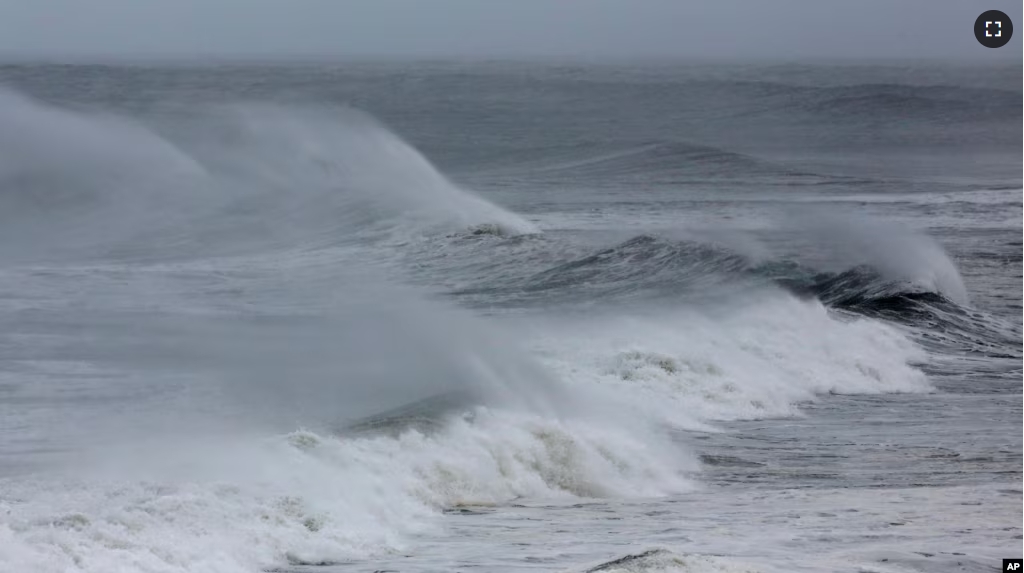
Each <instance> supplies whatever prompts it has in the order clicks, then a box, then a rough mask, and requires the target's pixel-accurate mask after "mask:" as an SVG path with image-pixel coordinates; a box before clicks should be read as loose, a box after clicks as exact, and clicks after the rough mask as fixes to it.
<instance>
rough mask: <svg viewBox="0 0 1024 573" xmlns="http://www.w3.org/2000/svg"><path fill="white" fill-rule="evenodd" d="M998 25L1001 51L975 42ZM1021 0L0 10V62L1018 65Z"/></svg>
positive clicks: (2, 5) (44, 4)
mask: <svg viewBox="0 0 1024 573" xmlns="http://www.w3.org/2000/svg"><path fill="white" fill-rule="evenodd" d="M988 9H999V10H1002V11H1004V12H1006V13H1007V14H1008V15H1009V16H1010V17H1011V18H1012V19H1013V21H1014V22H1015V23H1016V25H1017V30H1016V33H1015V35H1014V37H1013V39H1012V41H1011V42H1010V44H1009V45H1007V46H1005V47H1003V48H1000V49H996V50H993V49H988V48H984V47H982V46H981V45H979V44H978V42H977V41H976V40H975V39H974V35H973V25H974V20H975V18H977V16H978V15H979V14H980V13H981V12H983V11H984V10H988ZM1021 13H1022V5H1021V0H985V2H977V1H974V0H504V1H500V2H499V1H497V0H0V57H2V56H14V57H34V56H41V57H47V58H67V59H90V58H105V57H122V58H150V57H170V58H196V57H198V58H202V57H208V56H221V57H285V58H287V57H302V56H337V57H363V56H385V57H424V58H434V57H450V56H454V57H471V58H472V57H524V58H526V57H529V58H533V57H543V56H554V57H570V58H571V57H584V58H608V57H621V58H637V57H646V56H654V57H673V58H687V59H709V58H714V59H717V58H724V59H750V58H768V59H805V58H819V59H821V58H824V59H835V58H842V59H846V58H866V59H874V58H901V59H917V58H939V59H981V60H991V59H995V58H999V59H1002V60H1005V59H1007V58H1016V59H1020V58H1021V53H1022V52H1021V43H1020V42H1021V35H1022V34H1024V30H1022V29H1021V26H1022V25H1024V18H1022V17H1021Z"/></svg>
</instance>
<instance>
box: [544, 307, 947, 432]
mask: <svg viewBox="0 0 1024 573" xmlns="http://www.w3.org/2000/svg"><path fill="white" fill-rule="evenodd" d="M527 328H536V327H527ZM531 332H532V336H533V337H534V340H535V346H536V348H537V350H538V352H539V353H540V354H541V355H542V356H543V357H544V359H545V361H546V362H547V363H548V364H549V365H550V367H551V368H553V369H555V370H556V371H558V372H559V373H560V374H561V376H562V377H563V378H564V379H565V380H568V381H571V382H573V383H574V384H575V385H577V386H579V387H586V386H592V385H594V384H598V385H600V386H603V387H606V388H607V389H609V391H610V392H613V393H614V394H616V395H618V396H620V399H621V401H622V403H632V404H633V407H634V408H636V409H637V410H638V411H639V412H641V413H642V415H649V413H651V412H658V413H660V414H661V415H662V416H663V417H664V418H665V419H667V420H669V421H671V423H673V424H676V425H679V426H682V427H687V428H695V429H696V428H700V429H706V426H704V425H703V424H702V423H701V422H702V421H709V420H732V419H752V418H753V419H756V418H764V417H774V416H786V415H793V414H796V413H798V409H797V405H798V404H799V403H800V402H802V401H807V400H813V399H815V398H816V396H818V395H820V394H827V393H837V394H856V393H886V392H923V391H928V390H929V389H930V386H929V384H928V382H927V381H926V379H925V376H924V374H923V373H922V372H920V371H919V370H917V369H916V368H914V367H913V366H912V365H911V364H912V363H914V362H917V361H923V360H924V358H925V356H924V354H923V352H922V351H921V350H920V349H919V348H918V347H917V346H916V345H914V344H913V343H912V342H910V341H909V340H908V339H907V338H906V337H905V336H904V335H903V334H901V333H900V332H898V331H897V330H896V329H894V328H891V327H889V326H886V325H884V324H882V323H879V322H876V321H871V320H847V319H840V318H839V317H837V316H835V315H833V314H831V313H830V312H829V311H828V310H827V309H825V308H824V307H823V306H822V305H821V304H820V303H818V302H816V301H802V300H797V299H796V298H793V297H792V296H789V295H787V294H784V293H764V294H762V295H759V296H754V297H752V298H749V299H747V300H746V301H744V302H742V303H739V304H736V305H734V306H731V307H730V308H707V309H692V308H679V309H675V310H667V311H666V310H663V311H661V312H658V313H657V314H655V313H646V314H645V313H637V312H634V313H632V314H631V315H626V316H622V315H606V316H600V315H598V316H592V317H587V318H578V317H577V318H571V319H564V320H549V321H548V323H547V325H546V326H545V327H544V329H543V330H541V331H540V332H537V331H531Z"/></svg>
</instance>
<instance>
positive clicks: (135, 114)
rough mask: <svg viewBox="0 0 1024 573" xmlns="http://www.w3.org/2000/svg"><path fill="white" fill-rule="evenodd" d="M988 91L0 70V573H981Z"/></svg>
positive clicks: (1017, 325)
mask: <svg viewBox="0 0 1024 573" xmlns="http://www.w3.org/2000/svg"><path fill="white" fill-rule="evenodd" d="M1021 79H1022V78H1021V72H1020V67H1019V66H1016V67H1010V68H986V67H972V68H957V67H952V66H940V65H935V64H929V65H924V64H901V65H895V64H893V65H887V66H879V65H841V66H828V67H826V66H805V65H778V66H764V65H762V66H741V65H733V66H707V65H681V64H679V65H670V64H657V65H654V64H651V65H636V66H630V67H614V66H584V65H539V64H520V63H506V62H492V63H476V64H453V63H438V62H423V63H416V64H413V63H402V64H399V63H392V64H385V63H373V64H370V63H339V64H324V63H317V64H288V65H284V64H281V65H255V64H251V65H223V66H203V67H187V66H181V67H173V66H164V67H146V66H85V65H80V66H58V65H27V64H18V65H14V64H9V65H0V324H2V325H3V328H2V329H0V430H2V432H0V474H2V475H3V476H4V477H3V480H4V481H3V487H0V570H8V569H9V570H12V571H22V570H32V571H104V572H106V571H112V570H125V571H129V570H130V571H161V572H162V571H217V572H220V571H259V570H287V571H300V570H301V571H307V570H309V571H312V570H323V569H324V568H325V567H326V568H328V570H331V571H373V570H379V569H385V570H395V571H453V570H470V569H476V570H483V571H511V570H525V569H532V570H541V571H561V570H571V571H581V570H587V569H588V568H590V569H592V568H594V567H598V569H597V570H601V571H741V570H748V569H752V570H765V571H824V570H829V571H894V572H896V571H963V570H971V571H988V570H992V568H994V567H996V566H998V563H999V559H1001V558H1003V557H1012V556H1016V555H1019V552H1020V546H1021V541H1020V536H1021V526H1020V524H1021V513H1020V507H1021V506H1020V504H1021V463H1022V462H1021V437H1020V436H1021V425H1020V420H1021V418H1022V411H1021V386H1020V380H1021V375H1022V363H1021V360H1022V358H1021V357H1022V355H1021V352H1022V339H1021V337H1022V334H1021V330H1022V329H1021V322H1020V321H1019V317H1020V313H1021V292H1022V284H1021V281H1022V279H1021V275H1022V270H1021V260H1022V246H1021V224H1022V219H1021V209H1022V200H1021V192H1022V191H1021V190H1022V180H1021V165H1022V164H1021V160H1020V158H1021V154H1022V144H1021V141H1022V131H1021V120H1022V116H1021V101H1022V93H1021V90H1020V86H1021ZM410 404H411V406H410ZM352 428H373V429H374V431H373V432H362V431H359V432H356V431H353V430H351V429H352ZM628 555H638V556H639V557H636V558H627V559H625V560H623V561H619V562H615V563H612V560H614V559H618V558H622V557H624V556H628ZM605 562H608V563H609V565H608V566H607V567H603V568H602V567H600V564H601V563H605Z"/></svg>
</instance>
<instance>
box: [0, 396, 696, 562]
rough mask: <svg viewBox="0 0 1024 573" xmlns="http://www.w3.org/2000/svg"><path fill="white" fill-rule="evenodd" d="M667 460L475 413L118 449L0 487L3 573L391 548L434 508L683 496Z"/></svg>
mask: <svg viewBox="0 0 1024 573" xmlns="http://www.w3.org/2000/svg"><path fill="white" fill-rule="evenodd" d="M669 448H670V446H667V445H665V444H663V443H661V441H660V440H659V439H658V438H657V437H655V436H643V435H637V434H634V433H625V432H622V431H618V430H615V429H614V428H611V427H607V426H605V427H598V426H594V425H590V424H586V423H580V422H570V421H565V422H559V421H553V420H549V419H547V420H546V419H542V418H539V417H535V416H529V415H524V414H511V413H507V412H498V411H490V410H486V409H480V410H478V411H476V412H475V416H474V417H473V419H472V421H470V420H469V419H466V418H458V419H455V420H453V421H452V423H451V425H450V426H449V427H448V428H447V429H445V430H443V431H441V432H440V433H438V434H436V435H425V434H422V433H420V432H417V431H414V430H409V431H406V432H404V433H402V434H401V435H400V436H398V437H386V436H379V437H357V438H345V437H340V438H339V437H334V436H324V435H317V434H314V433H311V432H296V433H293V434H291V435H288V436H284V437H281V438H275V439H273V440H269V441H268V440H254V439H246V440H235V441H224V440H222V441H220V442H212V443H207V444H205V445H199V444H178V445H176V446H174V445H169V444H166V445H165V446H164V447H162V448H160V449H159V450H151V451H150V452H149V453H148V454H145V455H139V456H135V459H134V462H133V466H132V467H124V463H123V461H124V460H125V459H126V457H125V456H124V455H123V452H122V455H119V456H118V459H119V460H121V461H119V462H118V463H115V464H113V465H108V466H106V467H104V468H101V469H96V468H93V469H92V470H91V471H88V472H87V473H86V474H84V477H81V476H80V477H75V478H70V477H67V478H59V477H57V476H49V477H43V478H40V479H39V480H38V481H36V480H35V479H31V478H26V479H9V480H6V481H5V482H4V483H3V486H2V487H0V491H2V492H3V493H2V494H0V570H5V571H7V570H9V571H34V572H39V573H47V572H58V571H61V572H66V571H89V572H103V573H110V572H116V571H133V572H184V571H188V572H190V573H196V572H211V573H212V572H216V573H230V572H235V571H238V572H243V571H245V572H250V571H253V570H257V569H258V568H262V567H268V566H274V565H281V564H284V563H287V562H292V563H329V562H338V561H344V560H346V559H351V558H358V557H366V556H372V555H380V554H386V553H391V552H395V551H403V550H406V549H408V547H409V540H410V538H412V537H413V536H415V535H417V534H421V533H424V532H430V531H436V530H437V529H438V528H439V527H441V524H439V522H438V521H437V520H436V519H435V517H436V516H437V515H438V514H439V512H440V511H441V510H442V509H444V508H449V507H454V506H462V507H466V506H479V505H490V504H495V503H503V502H508V501H509V500H511V499H514V498H516V497H520V496H525V497H543V498H552V497H554V498H557V497H572V496H601V495H619V496H624V495H630V496H637V495H641V496H643V495H659V494H664V493H667V492H671V491H682V490H685V489H687V488H688V487H689V483H688V482H687V481H686V480H685V479H684V478H682V477H680V472H681V471H682V470H684V469H693V468H692V466H691V465H690V463H691V462H687V461H685V458H681V456H680V455H679V454H678V452H677V451H676V450H674V449H669ZM681 459H683V461H680V460H681ZM80 469H81V468H80Z"/></svg>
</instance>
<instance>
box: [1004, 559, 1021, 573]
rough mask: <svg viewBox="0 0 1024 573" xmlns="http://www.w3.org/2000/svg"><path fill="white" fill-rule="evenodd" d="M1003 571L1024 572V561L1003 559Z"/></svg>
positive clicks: (1011, 572)
mask: <svg viewBox="0 0 1024 573" xmlns="http://www.w3.org/2000/svg"><path fill="white" fill-rule="evenodd" d="M1003 571H1004V572H1006V571H1009V572H1010V573H1021V572H1024V559H1003Z"/></svg>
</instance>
